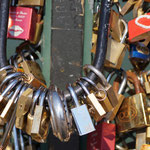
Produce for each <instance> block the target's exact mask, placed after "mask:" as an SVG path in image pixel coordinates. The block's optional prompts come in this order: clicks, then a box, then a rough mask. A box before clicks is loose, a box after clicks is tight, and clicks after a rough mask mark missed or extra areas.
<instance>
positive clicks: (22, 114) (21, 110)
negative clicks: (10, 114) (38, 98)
mask: <svg viewBox="0 0 150 150" xmlns="http://www.w3.org/2000/svg"><path fill="white" fill-rule="evenodd" d="M32 96H33V89H31V88H27V89H26V90H25V91H24V92H23V93H22V95H21V96H20V98H19V100H18V103H17V110H16V122H15V126H16V128H18V129H24V127H25V125H26V119H27V113H28V111H29V109H30V106H31V104H32Z"/></svg>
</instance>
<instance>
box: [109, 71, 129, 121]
mask: <svg viewBox="0 0 150 150" xmlns="http://www.w3.org/2000/svg"><path fill="white" fill-rule="evenodd" d="M122 76H123V80H122V82H121V79H120V77H116V79H115V80H114V82H113V89H114V91H115V92H116V94H117V96H118V104H117V105H116V107H114V108H113V109H112V111H110V112H109V113H108V114H107V116H106V120H109V121H113V120H114V118H115V117H116V114H117V113H118V110H119V108H120V106H121V104H122V102H123V100H124V98H125V97H124V95H122V93H123V90H124V89H125V86H126V83H127V76H126V72H125V71H124V70H122ZM120 83H121V84H120ZM119 84H120V88H119Z"/></svg>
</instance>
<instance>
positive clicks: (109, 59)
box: [91, 19, 128, 69]
mask: <svg viewBox="0 0 150 150" xmlns="http://www.w3.org/2000/svg"><path fill="white" fill-rule="evenodd" d="M122 25H123V26H124V32H123V31H122V30H123V29H122V28H123V27H122ZM116 26H117V27H116ZM115 27H116V28H117V29H116V28H114V29H113V30H114V31H113V30H112V33H111V34H113V36H114V37H115V39H117V40H118V41H119V42H118V41H115V40H114V39H112V38H108V44H107V45H108V46H107V53H106V60H105V63H104V66H105V67H109V68H116V69H120V67H121V65H122V62H123V58H124V56H125V52H126V49H127V44H124V42H125V39H126V35H127V33H128V27H127V23H126V22H125V21H124V20H123V19H119V20H118V22H117V25H115ZM112 28H113V27H112ZM122 32H123V35H122ZM117 34H118V35H117ZM93 35H95V34H93ZM92 41H93V42H94V45H93V47H92V50H91V52H92V53H94V54H95V52H96V41H97V36H96V37H95V36H93V40H92Z"/></svg>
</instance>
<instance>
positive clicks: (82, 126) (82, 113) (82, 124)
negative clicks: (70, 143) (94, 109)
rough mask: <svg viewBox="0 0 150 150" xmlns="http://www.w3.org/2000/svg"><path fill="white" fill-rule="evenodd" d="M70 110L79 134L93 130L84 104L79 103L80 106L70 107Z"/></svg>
mask: <svg viewBox="0 0 150 150" xmlns="http://www.w3.org/2000/svg"><path fill="white" fill-rule="evenodd" d="M71 112H72V116H73V118H74V121H75V123H76V127H77V129H78V131H79V135H80V136H82V135H85V134H87V133H90V132H93V131H94V130H95V128H94V126H93V123H92V120H91V118H90V114H89V112H88V109H87V107H86V105H85V104H84V105H81V106H80V107H75V108H72V109H71ZM83 120H84V121H83Z"/></svg>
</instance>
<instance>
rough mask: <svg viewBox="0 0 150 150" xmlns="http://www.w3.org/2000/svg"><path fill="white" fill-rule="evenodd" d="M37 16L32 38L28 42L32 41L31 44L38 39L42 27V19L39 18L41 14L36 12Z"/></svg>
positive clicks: (35, 42)
mask: <svg viewBox="0 0 150 150" xmlns="http://www.w3.org/2000/svg"><path fill="white" fill-rule="evenodd" d="M37 18H38V19H37V23H36V29H35V35H34V39H33V40H32V41H30V43H32V44H37V43H38V42H39V41H40V38H41V34H42V29H43V23H44V21H43V20H41V14H38V15H37Z"/></svg>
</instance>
